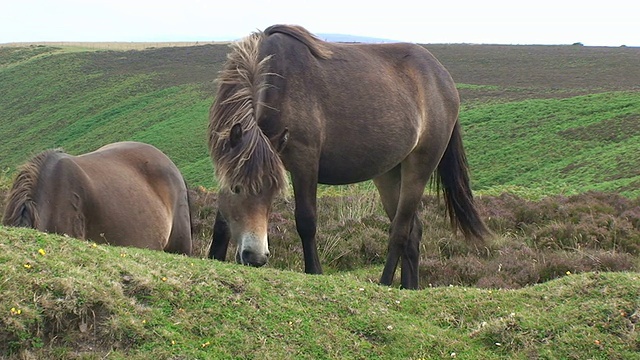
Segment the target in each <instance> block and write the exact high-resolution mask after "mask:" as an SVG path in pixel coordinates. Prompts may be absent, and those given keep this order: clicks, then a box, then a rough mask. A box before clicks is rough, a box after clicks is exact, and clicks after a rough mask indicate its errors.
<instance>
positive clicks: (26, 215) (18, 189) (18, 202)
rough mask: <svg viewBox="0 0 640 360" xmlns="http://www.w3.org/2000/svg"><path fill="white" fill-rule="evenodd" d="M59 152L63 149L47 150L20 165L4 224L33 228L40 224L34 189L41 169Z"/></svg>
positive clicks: (10, 193)
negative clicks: (50, 157)
mask: <svg viewBox="0 0 640 360" xmlns="http://www.w3.org/2000/svg"><path fill="white" fill-rule="evenodd" d="M59 152H62V150H60V149H51V150H45V151H43V152H41V153H40V154H38V155H36V156H34V157H33V158H31V160H29V162H27V163H26V164H24V165H22V166H20V168H19V169H18V170H19V171H18V174H17V175H16V178H15V180H14V181H13V185H12V187H11V190H10V191H9V193H8V194H7V205H6V207H5V209H4V216H3V218H2V224H3V225H6V226H22V227H31V228H36V227H37V226H38V223H39V222H40V219H39V218H38V212H37V211H36V203H35V202H34V200H33V197H34V191H35V189H36V188H37V186H38V177H39V176H40V169H41V168H42V166H43V165H44V164H45V162H46V161H47V159H48V158H49V155H51V154H53V153H59Z"/></svg>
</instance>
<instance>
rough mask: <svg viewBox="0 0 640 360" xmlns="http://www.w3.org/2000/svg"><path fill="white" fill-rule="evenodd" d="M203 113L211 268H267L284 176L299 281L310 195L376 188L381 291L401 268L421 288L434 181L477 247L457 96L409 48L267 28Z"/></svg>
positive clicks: (432, 63) (236, 57) (314, 258)
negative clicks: (231, 248)
mask: <svg viewBox="0 0 640 360" xmlns="http://www.w3.org/2000/svg"><path fill="white" fill-rule="evenodd" d="M218 83H219V84H218V92H217V97H216V99H215V102H214V103H213V105H212V107H211V110H210V123H209V147H210V151H211V156H212V158H213V162H214V163H215V167H216V176H217V179H218V181H219V184H220V193H219V209H218V213H217V215H216V221H215V224H214V233H213V239H212V244H211V248H210V252H209V256H210V257H213V258H216V259H219V260H224V259H225V256H226V251H227V245H228V243H229V240H230V238H233V239H234V240H235V241H236V242H237V249H238V250H237V252H236V260H237V261H238V262H240V263H242V264H247V265H252V266H262V265H264V264H265V263H266V261H267V258H268V256H269V250H268V241H267V221H268V216H269V213H270V211H271V203H272V201H273V199H274V196H276V195H277V194H278V193H279V192H281V191H282V190H283V189H284V188H285V187H286V184H287V181H286V180H287V177H286V172H285V169H286V170H288V171H289V172H290V174H291V181H292V182H293V190H294V195H295V220H296V227H297V230H298V234H299V235H300V237H301V239H302V245H303V251H304V262H305V272H307V273H313V274H318V273H321V272H322V269H321V266H320V262H319V258H318V252H317V249H316V191H317V190H316V189H317V184H318V183H322V184H331V185H339V184H350V183H355V182H360V181H364V180H368V179H373V182H374V184H375V185H376V187H377V189H378V191H379V193H380V197H381V200H382V203H383V206H384V209H385V211H386V213H387V215H388V217H389V219H390V220H391V227H390V234H389V247H388V254H387V261H386V265H385V267H384V270H383V272H382V277H381V279H380V282H381V283H382V284H387V285H390V284H391V282H392V281H393V276H394V273H395V270H396V267H397V265H398V262H399V260H400V259H402V262H401V268H402V271H401V283H402V286H403V287H404V288H410V289H415V288H417V287H418V260H419V259H418V258H419V242H420V239H421V237H422V225H421V224H420V221H419V220H418V216H417V214H416V213H417V210H418V206H419V203H420V200H421V198H422V195H423V192H424V189H425V186H426V184H427V182H428V181H429V178H430V177H431V175H432V173H434V171H436V170H437V179H436V180H438V181H439V187H440V189H441V190H442V193H443V194H444V198H445V200H446V205H447V208H448V214H449V216H450V219H451V222H452V226H453V227H454V229H455V228H460V229H461V230H462V232H463V233H464V235H465V236H466V238H467V239H469V240H472V241H473V243H474V245H476V246H482V245H483V242H484V240H483V239H484V237H486V235H488V234H489V231H488V230H487V228H486V226H485V225H484V223H483V222H482V220H481V219H480V217H479V216H478V212H477V211H476V208H475V206H474V202H473V196H472V193H471V189H470V185H469V175H468V168H467V160H466V157H465V153H464V149H463V146H462V137H461V129H460V123H459V121H458V108H459V104H460V100H459V97H458V92H457V89H456V87H455V84H454V82H453V80H452V79H451V76H450V75H449V73H448V72H447V70H446V69H445V68H444V67H443V66H442V64H440V63H439V62H438V60H436V59H435V58H434V57H433V55H431V53H429V52H428V51H427V50H425V49H424V48H423V47H421V46H418V45H415V44H405V43H400V44H377V45H372V44H338V43H328V42H324V41H321V40H319V39H318V38H316V37H315V36H313V35H312V34H310V33H309V32H308V31H307V30H305V29H304V28H302V27H299V26H287V25H274V26H271V27H269V28H267V29H266V30H265V31H264V32H256V33H253V34H252V35H250V36H249V37H247V38H245V39H243V40H241V41H239V42H237V43H235V44H233V45H232V48H231V51H230V53H229V55H228V60H227V62H226V64H225V66H224V68H223V70H222V71H221V73H220V75H219V78H218Z"/></svg>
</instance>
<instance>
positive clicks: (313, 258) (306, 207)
mask: <svg viewBox="0 0 640 360" xmlns="http://www.w3.org/2000/svg"><path fill="white" fill-rule="evenodd" d="M292 181H293V191H294V194H295V199H296V210H295V218H296V230H298V235H300V239H301V240H302V251H303V254H304V272H305V273H307V274H322V265H320V258H319V257H318V248H317V245H316V223H317V213H316V211H317V209H316V194H317V187H318V185H317V179H315V178H314V179H309V177H300V176H295V175H293V174H292Z"/></svg>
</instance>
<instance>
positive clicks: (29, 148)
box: [0, 48, 215, 186]
mask: <svg viewBox="0 0 640 360" xmlns="http://www.w3.org/2000/svg"><path fill="white" fill-rule="evenodd" d="M36 50H38V52H40V51H43V50H42V49H40V48H36ZM0 54H1V53H0ZM33 54H34V55H35V54H36V51H35V50H34V53H33ZM96 54H98V55H96ZM105 54H110V55H113V54H112V52H109V53H105ZM122 54H123V56H122V57H125V58H126V56H125V55H126V54H127V53H124V52H123V53H122ZM24 57H26V56H22V57H20V58H18V59H17V60H18V62H17V63H15V62H14V63H12V64H9V65H7V66H5V68H0V83H1V84H2V87H0V98H2V99H3V101H4V104H2V107H0V109H1V110H0V117H2V119H4V120H5V121H2V122H0V133H1V134H2V136H3V138H4V139H5V140H3V142H2V144H1V145H0V153H2V154H3V157H2V160H1V164H0V166H2V167H11V168H14V167H15V166H16V165H17V164H20V163H22V162H24V161H26V160H27V159H28V157H29V156H31V155H33V154H35V153H37V152H39V151H42V150H44V149H47V148H52V147H63V148H64V149H65V151H67V152H69V153H72V154H79V153H83V152H88V151H92V150H95V149H97V148H98V147H100V146H102V145H105V144H108V143H111V142H115V141H122V140H137V141H143V142H147V143H150V144H153V145H155V146H157V147H159V148H160V149H161V150H163V151H164V152H165V153H167V154H168V155H169V156H170V157H171V158H172V159H173V161H174V162H175V163H176V164H177V165H178V166H179V167H180V169H181V170H182V171H183V172H184V174H185V176H186V177H187V178H188V180H189V181H190V182H191V183H193V184H200V185H209V186H211V184H212V166H211V161H210V160H208V159H207V148H206V141H205V136H204V134H205V130H206V126H207V113H208V108H209V106H210V104H211V101H212V97H211V96H207V95H206V94H205V93H204V91H203V89H202V84H195V83H193V82H189V81H185V82H186V83H181V82H176V83H174V84H167V83H163V81H164V79H163V76H166V74H163V73H159V72H154V71H152V70H150V71H149V73H131V72H129V73H120V72H119V71H113V70H112V71H109V70H110V69H107V70H105V69H104V68H102V67H100V66H99V64H98V65H96V63H97V61H96V59H95V58H96V57H100V54H99V53H90V52H80V53H67V52H59V51H55V50H52V53H49V54H47V55H45V56H37V57H34V58H31V59H28V60H25V59H24ZM111 61H113V62H116V61H118V58H117V57H115V58H114V59H113V60H111ZM134 65H135V64H134ZM213 72H214V73H215V71H213Z"/></svg>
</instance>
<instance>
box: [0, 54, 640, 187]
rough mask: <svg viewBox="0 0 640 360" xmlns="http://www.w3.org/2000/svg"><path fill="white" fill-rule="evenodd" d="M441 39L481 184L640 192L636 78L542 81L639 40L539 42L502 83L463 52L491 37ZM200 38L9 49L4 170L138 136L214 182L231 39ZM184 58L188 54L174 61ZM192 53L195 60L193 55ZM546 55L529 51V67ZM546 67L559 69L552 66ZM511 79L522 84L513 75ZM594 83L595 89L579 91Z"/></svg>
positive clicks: (2, 125)
mask: <svg viewBox="0 0 640 360" xmlns="http://www.w3.org/2000/svg"><path fill="white" fill-rule="evenodd" d="M435 48H436V50H437V55H439V56H440V55H441V56H442V58H444V59H447V58H448V57H447V56H452V55H451V54H457V55H456V56H457V57H456V61H455V63H453V64H452V67H453V73H454V75H455V78H462V80H463V81H460V84H459V89H460V91H461V92H462V94H463V110H462V112H461V115H460V117H461V120H462V123H463V129H464V133H465V145H466V148H467V154H468V157H469V161H470V164H471V171H472V179H473V186H474V189H475V190H478V191H480V192H481V193H487V194H492V193H500V192H502V191H505V190H507V191H510V190H515V191H519V193H521V194H526V193H531V194H532V196H546V195H552V194H558V193H565V194H575V193H580V192H583V191H587V190H604V191H616V192H620V193H623V194H625V195H626V196H630V197H635V196H638V195H639V194H640V192H639V191H640V190H638V189H639V188H640V186H639V184H640V172H639V171H638V169H640V164H639V161H640V160H639V158H638V157H637V156H631V154H635V153H638V151H639V150H640V149H639V147H640V145H639V144H640V139H639V136H640V129H638V125H637V124H638V123H640V105H639V104H640V93H639V92H638V91H637V90H636V89H631V90H626V91H623V90H616V91H611V90H609V91H607V92H603V91H604V90H602V89H604V88H606V87H605V86H604V85H603V83H605V82H606V81H607V80H608V79H610V78H611V76H613V75H612V74H609V73H607V72H606V71H600V72H598V73H594V76H593V80H591V78H590V79H589V81H592V82H593V83H590V82H589V81H587V80H585V81H584V82H583V83H581V85H583V86H584V87H585V88H587V87H592V88H597V89H600V90H584V89H580V90H576V89H574V88H572V87H570V86H573V85H568V87H567V88H563V87H562V86H563V83H558V84H557V86H555V87H553V88H541V86H544V85H546V84H548V83H549V82H550V81H551V77H554V78H560V77H561V76H562V74H564V73H567V72H569V75H571V71H575V72H576V73H575V74H574V75H573V76H578V75H579V74H581V72H580V71H582V70H585V69H586V70H590V71H593V70H594V67H597V66H605V65H606V62H603V61H605V60H607V59H610V60H608V61H610V62H612V63H615V64H617V66H623V65H624V64H626V62H628V61H629V60H627V58H626V57H624V56H628V55H629V54H626V52H628V51H631V50H630V49H622V50H620V49H617V50H616V49H612V50H611V51H610V52H611V57H610V58H606V57H604V55H603V52H602V50H601V49H594V50H593V51H591V52H590V51H589V49H577V50H576V49H573V48H567V49H565V48H563V47H548V48H545V47H535V48H532V49H534V50H536V51H538V52H539V54H540V55H539V56H540V58H541V59H542V60H541V62H540V64H541V65H540V66H542V68H541V69H538V70H535V69H534V68H532V69H531V72H532V74H533V73H535V76H532V77H531V78H530V79H528V80H529V81H528V82H525V81H523V80H522V79H519V78H517V77H518V76H521V77H523V75H518V74H519V72H518V71H517V69H514V66H516V65H515V64H514V63H509V64H510V65H509V66H510V67H509V72H510V74H511V77H509V74H506V73H504V74H501V73H498V74H496V73H495V72H493V73H492V74H493V76H494V79H495V82H490V80H486V79H487V78H488V75H487V74H484V73H483V71H485V72H487V73H488V71H489V70H487V69H485V68H486V67H487V64H486V62H480V63H473V62H472V61H473V60H475V58H473V57H472V56H469V55H466V56H468V58H464V57H461V56H462V55H460V54H459V52H461V51H471V50H468V49H472V50H473V49H476V50H475V51H477V52H479V53H483V52H487V51H490V50H491V49H492V47H491V46H487V47H476V48H474V47H465V46H463V45H461V46H458V47H452V46H446V47H443V48H439V47H435ZM194 49H196V48H189V47H186V48H182V49H177V50H176V49H171V50H167V49H154V50H145V51H73V52H72V51H68V49H60V48H52V47H46V46H40V47H38V46H31V47H24V48H11V47H3V48H1V49H0V84H2V86H0V119H2V121H0V135H1V136H2V138H3V141H2V142H1V143H0V154H2V155H3V156H2V157H0V169H9V171H10V172H11V171H13V170H14V169H15V168H16V166H18V165H19V164H21V163H23V162H25V161H26V160H27V159H28V158H29V157H30V156H32V155H34V154H35V153H38V152H40V151H42V150H44V149H47V148H53V147H62V148H64V149H65V150H66V151H67V152H69V153H72V154H80V153H84V152H88V151H92V150H95V149H97V148H98V147H100V146H102V145H104V144H107V143H110V142H115V141H121V140H138V141H143V142H148V143H151V144H153V145H155V146H157V147H158V148H160V149H161V150H162V151H164V152H165V153H167V155H169V157H171V158H172V159H173V160H174V161H175V162H176V164H177V165H178V167H179V168H180V169H181V171H182V172H183V173H184V175H185V177H186V179H187V181H188V182H189V184H191V185H193V186H196V185H201V186H205V187H207V188H211V187H214V186H215V181H214V179H213V171H212V165H211V162H210V160H209V159H208V153H207V147H206V126H207V118H208V109H209V106H210V105H211V103H212V101H213V96H214V94H213V92H212V91H213V90H212V89H213V86H212V83H213V79H214V78H215V76H216V71H217V69H219V67H220V64H221V62H222V61H223V60H224V55H225V52H226V51H227V47H226V46H217V47H216V46H211V47H206V46H205V47H197V49H204V50H198V51H200V52H198V53H196V52H195V51H196V50H194ZM509 49H510V48H508V47H507V48H504V49H502V48H500V49H498V50H500V56H499V57H496V58H493V57H492V56H491V54H493V53H486V54H485V55H484V56H486V57H487V59H491V62H496V61H503V62H508V61H509V59H510V57H509V56H511V57H513V59H521V58H523V56H524V55H523V53H522V50H525V49H529V48H528V47H522V48H520V47H512V48H511V49H514V50H513V51H511V52H510V50H509ZM445 50H446V51H445ZM447 51H449V52H447ZM493 51H497V50H493ZM532 51H533V50H532ZM564 52H568V53H567V54H569V55H570V58H571V59H574V60H575V61H573V60H572V61H571V63H570V64H569V65H567V66H564V65H562V64H563V63H562V62H560V63H557V62H554V60H553V59H559V60H557V61H568V60H566V59H565V56H569V55H567V54H564ZM617 52H621V53H620V54H618V53H617ZM512 53H513V54H512ZM483 54H484V53H483ZM510 54H512V55H510ZM535 54H536V53H535V52H531V53H527V55H526V57H531V56H535ZM623 55H624V56H623ZM554 56H556V57H555V58H554ZM173 57H176V58H180V59H181V60H180V61H173V62H172V60H173ZM600 58H603V59H605V60H599V59H600ZM465 59H467V60H465ZM469 59H473V60H469ZM580 59H582V60H580ZM186 61H190V62H189V63H188V64H182V62H186ZM465 61H467V62H469V64H471V65H470V66H476V67H475V68H469V69H467V71H468V74H469V75H468V76H467V75H465V74H466V73H462V74H461V73H460V72H461V71H462V70H463V69H464V68H463V67H461V68H458V66H459V64H460V63H465ZM514 61H515V60H514ZM535 64H538V63H535V62H534V63H532V62H531V61H530V62H527V66H529V67H531V66H535ZM580 64H583V65H580ZM552 65H553V66H552ZM581 66H586V68H584V69H582V68H581ZM545 69H546V70H548V71H551V70H549V69H553V72H552V73H551V74H550V75H548V77H545V72H544V70H545ZM581 69H582V70H581ZM483 74H484V75H483ZM482 76H484V77H482ZM598 76H600V77H602V79H600V78H598ZM465 79H466V80H468V81H470V82H464V80H465ZM489 79H491V78H489ZM505 79H506V80H505ZM509 79H511V80H512V83H513V85H507V84H505V83H506V82H507V81H508V80H509ZM570 80H571V79H566V81H567V84H572V83H571V81H570ZM471 81H487V83H484V84H482V83H472V82H471ZM525 84H526V85H528V86H525ZM615 85H616V86H618V88H619V87H620V86H621V85H619V84H618V83H615ZM585 91H590V92H592V93H593V94H591V95H581V96H573V95H571V94H572V92H578V93H584V92H585ZM527 97H529V98H527ZM466 98H468V99H469V100H465V99H466ZM363 189H365V191H368V190H370V189H371V186H364V187H363ZM519 189H527V190H519ZM327 191H328V192H329V193H331V191H332V190H327ZM321 192H324V190H322V191H321Z"/></svg>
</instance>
